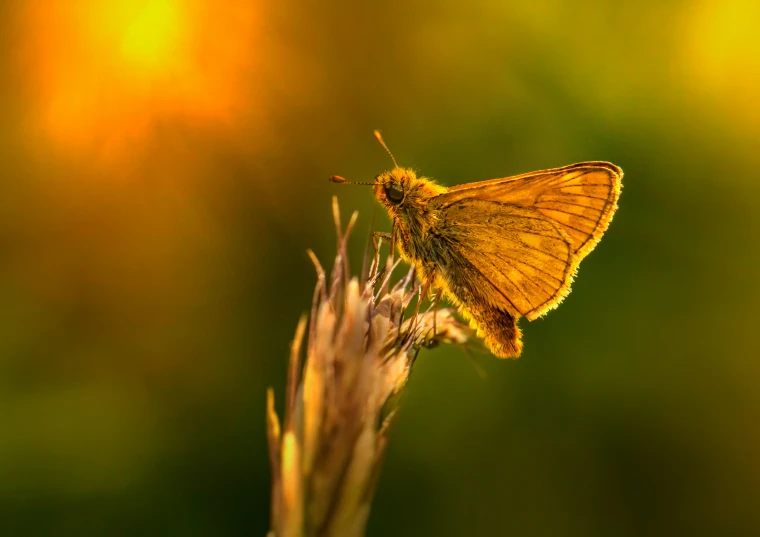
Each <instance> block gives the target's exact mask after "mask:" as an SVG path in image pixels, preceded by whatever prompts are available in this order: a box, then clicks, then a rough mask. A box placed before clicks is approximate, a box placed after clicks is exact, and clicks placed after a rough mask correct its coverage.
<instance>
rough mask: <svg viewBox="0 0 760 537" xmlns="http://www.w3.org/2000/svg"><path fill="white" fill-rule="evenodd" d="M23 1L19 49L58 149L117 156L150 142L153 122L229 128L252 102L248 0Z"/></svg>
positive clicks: (45, 131)
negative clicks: (226, 0)
mask: <svg viewBox="0 0 760 537" xmlns="http://www.w3.org/2000/svg"><path fill="white" fill-rule="evenodd" d="M30 4H31V5H30V7H29V9H30V11H29V12H28V23H29V24H28V26H27V28H26V30H27V31H26V38H25V40H26V43H25V46H24V47H23V50H26V51H28V58H26V62H27V64H28V65H29V66H30V69H29V70H28V72H29V76H30V88H31V91H33V92H34V98H35V100H37V103H36V105H35V111H36V113H38V114H39V116H38V119H39V120H38V121H37V122H36V125H37V126H39V127H40V129H41V130H42V132H43V134H44V135H45V137H46V138H48V139H49V140H51V141H53V142H54V143H55V145H56V146H57V147H59V148H62V149H65V150H67V151H75V152H77V153H82V152H87V153H88V155H90V156H97V157H109V158H114V157H116V158H118V157H120V156H123V155H129V154H133V153H134V151H135V150H136V149H141V148H143V147H146V146H148V145H149V144H150V143H151V142H152V136H153V134H152V133H153V131H154V129H153V128H152V127H153V126H154V125H155V123H156V122H157V121H162V122H166V121H167V120H168V121H173V120H180V121H181V122H183V123H184V124H187V122H188V121H192V122H203V123H211V124H219V125H225V126H226V125H230V124H231V123H232V122H234V121H235V120H236V119H237V118H239V117H241V116H243V114H241V113H240V112H239V108H240V107H242V106H246V105H248V104H249V103H247V102H246V100H245V98H246V93H247V92H246V91H245V87H244V84H242V83H241V80H250V79H251V77H250V74H249V73H248V72H249V71H250V69H251V68H252V65H253V64H254V61H255V59H256V57H255V56H254V55H253V54H251V42H252V37H253V36H254V22H255V18H254V7H253V6H254V4H253V3H251V2H240V3H237V2H236V3H233V4H225V9H219V7H218V4H217V3H215V2H213V1H211V0H51V1H50V2H46V3H45V4H44V6H43V5H41V4H39V3H30ZM93 154H94V155H93Z"/></svg>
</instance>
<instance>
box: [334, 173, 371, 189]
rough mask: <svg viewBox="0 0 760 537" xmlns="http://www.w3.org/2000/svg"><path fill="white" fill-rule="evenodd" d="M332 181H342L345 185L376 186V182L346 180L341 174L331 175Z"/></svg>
mask: <svg viewBox="0 0 760 537" xmlns="http://www.w3.org/2000/svg"><path fill="white" fill-rule="evenodd" d="M330 181H332V182H333V183H340V184H345V185H362V186H375V183H357V182H355V181H346V180H345V179H344V178H343V177H341V176H340V175H331V176H330Z"/></svg>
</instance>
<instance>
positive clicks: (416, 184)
mask: <svg viewBox="0 0 760 537" xmlns="http://www.w3.org/2000/svg"><path fill="white" fill-rule="evenodd" d="M375 137H376V138H377V139H378V141H379V142H380V143H381V144H382V145H383V147H385V149H386V151H387V150H388V148H387V147H386V146H385V143H384V142H383V140H382V137H381V136H380V133H379V132H377V131H375ZM388 153H389V154H390V151H388ZM391 158H392V159H393V155H391ZM393 163H394V165H395V167H394V168H393V169H392V170H390V171H387V172H384V173H381V174H380V175H378V176H377V177H375V181H374V183H372V185H373V186H374V192H375V197H377V199H378V200H379V201H380V203H381V204H382V205H383V206H384V207H385V208H386V209H387V210H388V213H389V214H390V216H391V218H392V220H393V232H392V234H391V235H388V234H382V233H381V234H379V235H380V236H386V238H389V239H391V241H392V242H391V243H392V244H394V243H395V244H396V245H397V247H398V249H399V252H400V253H401V256H402V257H403V258H404V259H406V260H407V261H409V262H410V263H411V264H413V265H414V267H415V269H416V270H417V274H418V275H419V277H420V279H421V281H422V282H423V295H422V296H425V295H427V293H428V291H429V290H430V289H431V288H437V289H438V295H437V297H436V299H437V298H438V297H440V294H441V293H442V294H444V295H445V296H446V297H448V298H449V299H451V300H452V301H453V302H454V303H456V304H457V305H458V306H459V310H460V311H461V312H462V313H463V314H464V315H465V317H467V318H468V319H469V320H470V324H471V325H472V326H473V328H476V329H477V331H478V335H479V336H482V337H483V338H484V339H485V341H486V343H487V345H488V347H489V348H490V349H491V351H492V352H493V353H494V354H495V355H496V356H499V357H502V358H510V357H517V356H519V355H520V351H521V350H522V341H521V334H520V329H519V328H518V327H517V319H518V318H519V317H520V316H525V317H527V318H528V320H529V321H532V320H533V319H536V318H538V317H540V316H541V315H543V314H545V313H546V312H547V311H549V310H550V309H553V308H555V307H556V306H557V305H558V304H559V303H560V302H561V301H562V299H564V298H565V297H566V296H567V295H568V293H569V292H570V285H571V283H572V281H573V276H575V273H576V270H577V268H578V264H579V263H580V262H581V260H582V259H583V258H584V257H586V255H588V253H589V252H590V251H591V250H593V249H594V246H596V245H597V243H598V242H599V240H600V239H601V238H602V235H603V234H604V232H605V230H606V229H607V226H608V225H609V223H610V220H612V216H613V215H614V214H615V210H616V209H617V200H618V197H619V196H620V189H621V186H622V183H621V181H622V178H623V171H622V170H621V169H620V168H618V167H617V166H615V165H614V164H610V163H609V162H582V163H579V164H572V165H570V166H564V167H562V168H554V169H551V170H542V171H537V172H531V173H526V174H523V175H517V176H514V177H506V178H503V179H492V180H490V181H482V182H479V183H469V184H463V185H458V186H454V187H451V188H446V187H443V186H440V185H438V184H436V183H434V182H433V181H431V180H430V179H427V178H425V177H418V176H417V174H416V173H415V172H414V171H413V170H410V169H406V168H400V167H399V166H398V165H397V164H396V161H395V159H393ZM331 179H332V180H333V181H334V182H339V183H344V182H347V181H346V180H345V179H343V178H342V177H338V176H333V177H332V178H331Z"/></svg>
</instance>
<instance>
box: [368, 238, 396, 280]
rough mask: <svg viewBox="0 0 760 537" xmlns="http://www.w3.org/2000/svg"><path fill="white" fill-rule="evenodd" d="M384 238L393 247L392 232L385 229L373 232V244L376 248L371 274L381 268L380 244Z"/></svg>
mask: <svg viewBox="0 0 760 537" xmlns="http://www.w3.org/2000/svg"><path fill="white" fill-rule="evenodd" d="M383 239H385V240H387V241H388V243H389V244H390V245H391V247H392V246H393V235H391V234H390V233H386V232H384V231H375V232H373V233H372V246H373V247H374V249H375V258H374V260H373V262H372V269H371V270H370V273H371V274H377V271H378V270H379V268H380V245H381V244H382V242H383Z"/></svg>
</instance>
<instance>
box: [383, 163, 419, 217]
mask: <svg viewBox="0 0 760 537" xmlns="http://www.w3.org/2000/svg"><path fill="white" fill-rule="evenodd" d="M416 182H417V174H415V173H414V171H413V170H406V169H404V168H399V167H396V168H393V169H392V170H389V171H387V172H383V173H381V174H380V175H378V176H377V177H375V184H374V188H373V190H374V192H375V197H376V198H377V200H378V201H379V202H380V203H382V204H383V205H384V206H385V207H386V208H388V209H392V208H394V207H399V206H400V205H402V204H403V203H404V201H405V200H406V198H407V196H408V195H410V194H411V191H412V186H413V185H414V184H415V183H416Z"/></svg>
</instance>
